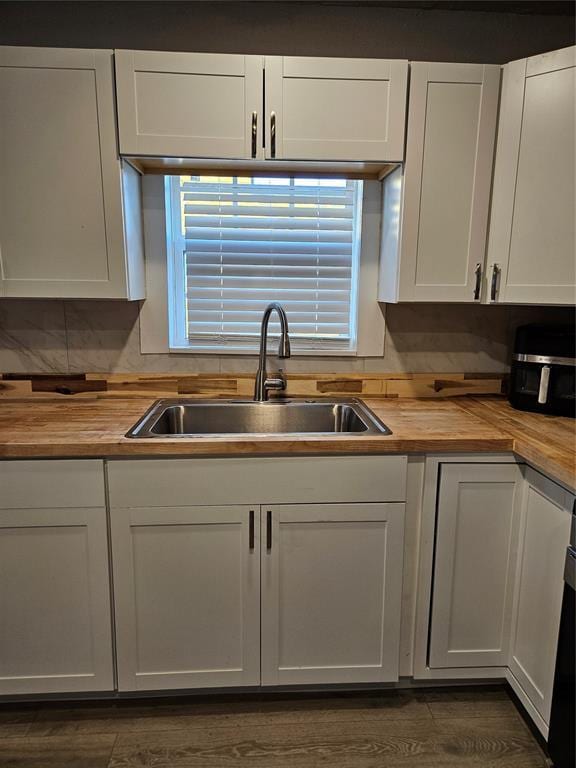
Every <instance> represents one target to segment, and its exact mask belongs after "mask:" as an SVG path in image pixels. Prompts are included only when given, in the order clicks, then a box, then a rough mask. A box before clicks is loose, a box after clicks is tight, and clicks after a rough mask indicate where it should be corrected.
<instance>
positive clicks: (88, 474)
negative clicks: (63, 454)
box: [0, 460, 105, 509]
mask: <svg viewBox="0 0 576 768" xmlns="http://www.w3.org/2000/svg"><path fill="white" fill-rule="evenodd" d="M104 505H105V497H104V467H103V462H102V461H98V460H88V461H86V460H81V461H72V460H65V461H56V460H55V461H3V462H0V509H26V508H28V509H40V508H47V507H103V506H104Z"/></svg>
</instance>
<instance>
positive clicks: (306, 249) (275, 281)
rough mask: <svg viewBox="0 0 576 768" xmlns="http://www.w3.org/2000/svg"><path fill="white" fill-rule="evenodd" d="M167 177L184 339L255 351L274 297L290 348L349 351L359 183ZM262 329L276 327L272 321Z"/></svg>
mask: <svg viewBox="0 0 576 768" xmlns="http://www.w3.org/2000/svg"><path fill="white" fill-rule="evenodd" d="M171 183H172V185H173V195H172V209H173V214H172V215H173V216H174V217H177V218H178V219H179V220H178V221H177V222H175V224H176V225H177V226H173V231H174V230H176V229H177V230H178V234H179V243H176V244H175V248H176V251H175V257H176V259H177V260H178V259H181V263H180V265H179V266H177V268H176V270H175V274H178V273H180V274H181V282H182V285H181V287H180V290H181V291H182V292H183V294H184V298H183V301H182V302H181V306H182V313H183V315H184V318H183V322H184V328H183V334H182V335H183V336H185V337H186V339H187V342H188V344H189V345H192V346H198V347H202V346H205V347H211V346H217V345H228V346H233V347H235V348H254V347H255V346H256V345H257V342H258V339H259V334H260V321H261V318H262V313H263V311H264V309H265V307H266V305H267V304H268V303H269V302H270V301H278V302H280V303H281V304H282V305H283V306H284V308H285V310H286V312H287V314H288V322H289V327H290V336H291V339H292V346H293V349H294V350H297V349H306V348H310V349H315V348H326V349H334V350H335V351H337V350H344V349H346V350H351V349H354V347H355V336H356V330H355V324H356V322H355V318H356V286H357V273H358V254H359V240H360V226H359V220H360V215H361V211H360V207H361V202H360V201H361V197H362V193H361V190H362V182H358V181H348V180H344V179H334V180H331V179H330V180H329V179H304V178H302V179H292V178H266V179H262V178H246V177H244V178H242V177H227V178H226V177H205V176H179V177H173V178H172V182H171ZM178 250H179V252H178ZM270 332H271V334H272V335H274V334H276V333H277V332H278V326H277V324H276V320H275V319H274V321H273V322H271V325H270Z"/></svg>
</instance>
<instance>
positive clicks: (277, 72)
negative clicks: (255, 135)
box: [265, 56, 408, 161]
mask: <svg viewBox="0 0 576 768" xmlns="http://www.w3.org/2000/svg"><path fill="white" fill-rule="evenodd" d="M265 67H266V115H265V120H266V125H265V137H266V138H265V145H266V157H267V158H278V159H284V160H352V161H353V160H360V161H361V160H364V161H400V160H402V159H403V158H404V126H405V119H406V89H407V77H408V62H407V61H402V60H396V61H386V60H380V59H331V58H307V57H292V56H267V57H266V59H265Z"/></svg>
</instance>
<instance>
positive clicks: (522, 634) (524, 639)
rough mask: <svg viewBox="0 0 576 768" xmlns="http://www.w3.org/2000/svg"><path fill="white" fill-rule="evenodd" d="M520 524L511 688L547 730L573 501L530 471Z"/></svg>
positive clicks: (561, 490)
mask: <svg viewBox="0 0 576 768" xmlns="http://www.w3.org/2000/svg"><path fill="white" fill-rule="evenodd" d="M526 483H527V489H526V493H525V498H524V503H523V509H522V519H521V524H520V551H519V559H518V571H517V574H516V596H515V606H514V624H513V631H512V645H511V653H510V662H509V666H510V671H511V673H512V675H513V679H511V681H510V682H511V683H512V684H513V687H514V688H516V687H517V686H516V684H517V685H519V686H520V688H521V690H520V691H518V693H519V694H520V696H521V697H523V694H524V695H526V696H527V697H528V699H529V701H530V702H531V703H532V705H533V706H534V707H535V708H536V710H537V712H538V713H539V715H540V716H541V717H542V719H543V721H544V722H545V723H546V724H547V723H548V720H549V717H550V706H551V700H552V687H553V682H554V667H555V663H556V645H557V642H558V628H559V625H560V611H561V606H562V593H563V587H564V581H563V576H564V562H565V555H566V547H567V545H568V542H569V538H570V522H571V510H572V505H573V501H574V499H573V497H572V496H571V495H570V494H569V493H568V492H567V491H565V490H564V489H563V488H561V487H560V486H559V485H556V484H555V483H553V482H552V481H551V480H548V478H546V477H544V476H543V475H541V474H539V473H538V472H535V471H534V470H532V469H528V470H527V472H526Z"/></svg>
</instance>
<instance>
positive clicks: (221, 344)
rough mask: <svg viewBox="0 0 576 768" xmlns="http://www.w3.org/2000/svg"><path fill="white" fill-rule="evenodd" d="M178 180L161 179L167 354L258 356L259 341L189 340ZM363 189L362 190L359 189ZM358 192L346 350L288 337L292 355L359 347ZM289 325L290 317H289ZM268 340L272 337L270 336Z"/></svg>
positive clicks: (360, 196) (348, 352) (333, 344)
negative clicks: (165, 251) (164, 249)
mask: <svg viewBox="0 0 576 768" xmlns="http://www.w3.org/2000/svg"><path fill="white" fill-rule="evenodd" d="M177 178H179V177H178V176H176V175H174V176H165V177H164V193H165V198H166V236H167V251H168V287H169V291H170V294H169V300H168V312H169V341H170V350H171V351H175V352H180V351H184V352H187V351H188V350H194V351H196V352H197V353H198V354H214V353H219V354H239V355H250V354H252V355H254V354H257V352H258V346H259V339H258V337H257V336H255V337H254V342H253V343H252V344H242V343H235V342H234V341H233V340H232V339H229V338H224V339H222V341H218V342H214V343H204V344H203V343H201V342H200V341H198V340H195V341H194V340H190V338H189V337H188V335H187V322H186V320H187V317H186V298H185V286H186V273H185V264H184V261H183V260H182V259H181V258H180V256H181V254H182V252H183V250H184V248H185V240H184V238H183V236H182V232H181V229H180V227H179V226H178V224H179V217H178V216H177V215H176V212H177V211H178V210H179V208H180V205H181V202H180V190H179V185H178V184H177V183H176V182H175V181H174V180H175V179H177ZM362 189H363V188H362ZM359 192H360V188H358V189H356V190H355V191H354V197H355V200H354V221H353V233H354V235H355V236H354V240H353V243H352V260H351V270H352V271H351V287H350V291H351V294H350V305H349V306H350V313H349V327H350V337H349V343H348V345H346V346H338V342H336V341H334V342H331V341H330V340H327V339H326V338H324V337H321V338H318V339H308V340H306V341H304V340H302V339H299V338H298V337H295V336H294V335H293V336H292V337H291V347H292V354H293V355H299V354H301V353H303V354H307V353H308V354H310V353H311V354H315V353H320V354H322V353H324V354H326V353H328V354H332V355H340V354H343V355H354V354H356V349H357V345H358V338H357V337H358V292H359V288H360V286H359V265H360V254H361V248H362V203H363V193H362V194H359ZM288 323H290V317H289V316H288ZM269 335H270V339H271V340H273V339H274V338H275V335H274V334H273V333H270V334H269Z"/></svg>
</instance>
